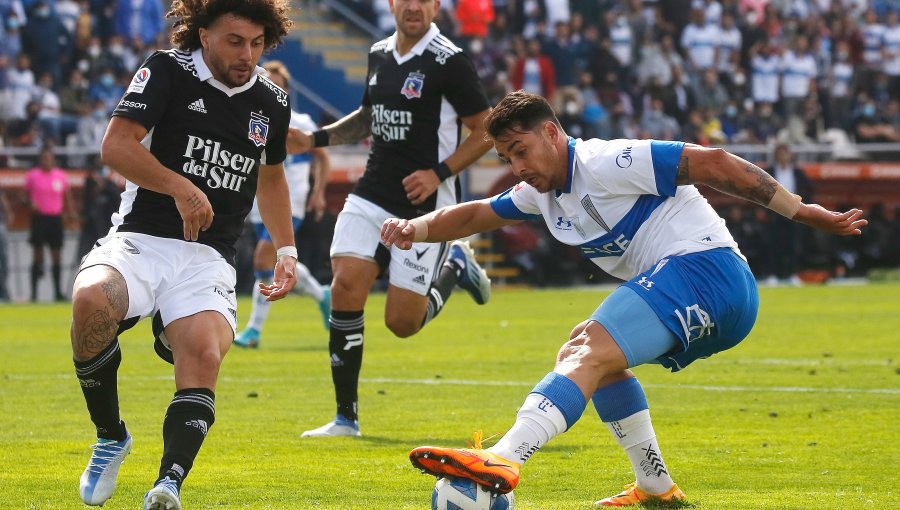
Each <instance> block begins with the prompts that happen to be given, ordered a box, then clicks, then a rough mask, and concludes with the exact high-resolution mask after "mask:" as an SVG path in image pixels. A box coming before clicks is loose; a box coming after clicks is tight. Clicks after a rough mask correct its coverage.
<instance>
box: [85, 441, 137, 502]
mask: <svg viewBox="0 0 900 510" xmlns="http://www.w3.org/2000/svg"><path fill="white" fill-rule="evenodd" d="M131 444H132V440H131V434H128V432H126V436H125V439H124V440H123V441H115V440H112V439H100V438H98V439H97V444H95V445H92V446H91V448H93V450H94V453H92V454H91V459H90V460H89V461H88V465H87V467H86V468H85V469H84V473H82V474H81V482H80V483H79V484H78V493H79V494H80V495H81V500H82V501H84V504H86V505H103V503H106V500H107V499H109V498H110V497H112V495H113V492H115V490H116V477H117V476H118V475H119V466H121V465H122V462H124V461H125V456H126V455H128V452H130V451H131Z"/></svg>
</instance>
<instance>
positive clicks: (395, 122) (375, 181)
mask: <svg viewBox="0 0 900 510" xmlns="http://www.w3.org/2000/svg"><path fill="white" fill-rule="evenodd" d="M395 38H396V34H394V35H392V36H390V37H388V38H387V39H384V40H382V41H379V42H377V43H375V44H374V45H372V48H371V49H370V50H369V63H368V74H367V79H368V85H367V86H366V90H365V93H364V95H363V98H362V104H363V106H368V107H371V108H372V138H373V143H372V149H371V152H370V153H369V159H368V162H367V163H366V172H365V174H363V176H362V177H361V178H360V180H359V182H358V183H357V185H356V188H355V189H354V191H353V193H354V194H356V195H359V196H361V197H363V198H365V199H366V200H369V201H371V202H374V203H375V204H377V205H379V206H381V207H382V208H384V209H385V210H387V211H388V212H390V213H392V214H396V215H397V216H399V217H401V218H413V217H416V216H419V215H421V214H425V213H427V212H431V211H433V210H435V209H436V208H440V207H444V206H447V205H451V204H455V203H456V202H457V200H458V195H459V193H458V185H457V183H456V177H451V178H449V179H447V180H446V181H444V182H443V183H441V186H440V187H439V188H438V190H437V192H436V193H434V194H433V195H432V196H431V197H429V198H428V199H427V200H426V201H425V202H424V203H422V204H420V205H418V206H414V205H412V204H411V203H410V201H409V199H407V198H406V192H405V191H404V190H403V184H402V180H403V178H404V177H406V176H407V175H409V174H411V173H413V172H414V171H416V170H422V169H426V168H433V167H434V166H436V165H437V164H438V163H440V162H441V161H443V160H445V159H446V158H447V157H448V156H449V155H450V154H452V153H453V152H454V151H455V150H456V147H457V146H458V145H459V144H460V142H461V139H462V122H461V121H460V120H459V118H460V117H467V116H469V115H474V114H476V113H479V112H481V111H483V110H486V109H487V108H488V107H489V104H488V100H487V95H486V94H485V92H484V87H483V86H482V85H481V81H480V80H479V79H478V74H477V73H476V72H475V67H474V66H473V65H472V62H471V60H470V59H469V57H468V56H467V55H466V54H465V53H463V51H462V50H461V49H460V48H459V47H457V46H456V45H455V44H453V43H452V42H451V41H450V40H449V39H447V38H446V37H444V36H443V35H441V33H440V31H439V30H438V29H437V27H436V26H434V25H433V24H432V26H431V29H430V30H429V31H428V33H427V34H425V36H423V37H422V39H421V40H419V42H418V43H416V45H415V46H414V47H413V48H412V50H411V51H410V52H408V53H407V54H406V55H404V56H402V57H401V56H399V55H398V54H397V52H396V51H395V42H396V39H395Z"/></svg>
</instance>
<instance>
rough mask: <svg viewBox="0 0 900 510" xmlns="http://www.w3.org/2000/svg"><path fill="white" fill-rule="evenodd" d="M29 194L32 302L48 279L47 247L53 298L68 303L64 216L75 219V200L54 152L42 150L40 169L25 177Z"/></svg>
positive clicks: (39, 157)
mask: <svg viewBox="0 0 900 510" xmlns="http://www.w3.org/2000/svg"><path fill="white" fill-rule="evenodd" d="M24 189H25V192H26V193H27V194H28V204H29V207H30V209H31V235H30V237H29V238H28V242H29V243H31V247H32V258H31V301H32V302H35V301H37V287H38V281H39V280H40V279H41V277H43V275H44V246H47V247H48V248H49V249H50V258H51V271H52V275H53V298H54V299H55V300H56V301H63V300H65V296H64V295H63V293H62V263H61V250H62V244H63V214H64V213H65V214H68V215H70V216H72V217H74V215H73V214H72V212H73V210H72V207H73V205H74V203H73V202H72V197H71V195H70V192H69V181H68V178H67V177H66V173H65V172H64V171H63V170H62V169H61V168H58V167H57V166H56V159H55V158H54V156H53V150H52V149H51V148H50V147H49V146H45V147H44V148H43V149H41V152H40V155H39V156H38V166H37V167H36V168H32V169H31V170H30V171H28V173H27V174H26V175H25V186H24Z"/></svg>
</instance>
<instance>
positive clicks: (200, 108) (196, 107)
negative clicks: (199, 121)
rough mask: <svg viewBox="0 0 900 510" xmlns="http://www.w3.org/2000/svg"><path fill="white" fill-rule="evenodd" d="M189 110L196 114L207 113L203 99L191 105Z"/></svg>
mask: <svg viewBox="0 0 900 510" xmlns="http://www.w3.org/2000/svg"><path fill="white" fill-rule="evenodd" d="M188 110H194V111H195V112H200V113H206V105H205V104H203V98H202V97H201V98H200V99H198V100H196V101H194V102H193V103H191V104H189V105H188Z"/></svg>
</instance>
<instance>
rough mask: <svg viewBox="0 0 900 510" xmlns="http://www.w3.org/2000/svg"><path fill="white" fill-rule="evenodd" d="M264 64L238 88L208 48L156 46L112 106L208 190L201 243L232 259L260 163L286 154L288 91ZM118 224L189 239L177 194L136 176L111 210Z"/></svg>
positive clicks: (170, 164) (166, 162)
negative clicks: (207, 220) (221, 76)
mask: <svg viewBox="0 0 900 510" xmlns="http://www.w3.org/2000/svg"><path fill="white" fill-rule="evenodd" d="M261 70H262V68H257V69H256V73H255V74H254V76H252V77H251V78H250V80H249V81H248V82H247V83H246V84H244V85H242V86H240V87H234V88H232V87H229V86H227V85H225V84H223V83H221V82H219V81H218V80H216V79H215V78H213V76H212V72H211V71H210V70H209V68H208V67H207V65H206V63H205V62H204V60H203V55H202V50H197V51H194V52H193V53H190V52H185V51H180V50H174V49H173V50H166V51H158V52H155V53H154V54H153V55H151V56H150V57H149V58H147V60H146V61H145V62H144V63H143V65H142V66H141V68H140V69H138V71H137V73H136V74H135V75H134V78H133V79H132V80H131V84H130V85H129V87H128V89H127V90H126V92H125V95H124V96H123V97H122V100H121V101H120V102H119V104H118V106H117V107H116V109H115V111H114V112H113V115H114V116H120V117H126V118H128V119H132V120H134V121H136V122H139V123H140V124H141V125H143V126H144V127H145V128H147V130H148V133H147V136H146V137H145V138H144V140H143V141H142V142H141V143H142V144H143V145H144V146H145V147H146V148H147V149H148V150H149V151H150V152H151V153H152V154H153V156H154V157H156V159H158V160H159V161H160V163H162V164H163V166H165V167H167V168H169V169H170V170H171V171H173V172H177V173H179V174H181V175H183V176H185V177H187V178H188V179H190V180H191V182H193V183H194V184H195V185H196V186H197V187H198V188H200V190H202V191H203V192H204V193H206V196H207V197H208V198H209V202H210V204H212V208H213V212H214V213H215V217H214V219H213V223H212V226H211V227H210V228H209V230H207V231H205V232H200V235H199V238H198V242H200V243H202V244H206V245H208V246H210V247H212V248H214V249H215V250H216V251H218V252H219V253H221V254H222V255H223V256H224V257H225V259H226V260H228V261H229V262H231V263H232V264H233V263H234V255H235V249H234V244H235V241H237V239H238V237H239V236H240V234H241V230H242V229H243V224H244V217H246V216H247V213H248V212H249V211H250V207H251V205H252V204H253V198H254V196H255V195H256V183H257V177H258V171H259V165H260V164H269V165H275V164H279V163H281V162H283V161H284V159H285V156H286V147H285V140H286V137H287V129H288V122H289V120H290V112H291V111H290V104H289V99H288V95H287V93H285V92H284V91H283V90H281V89H280V88H278V87H277V86H276V85H275V84H273V83H272V82H271V81H269V80H268V79H266V78H263V77H262V76H259V75H258V73H259V71H261ZM115 231H121V232H138V233H142V234H148V235H152V236H157V237H168V238H175V239H184V233H183V226H182V219H181V216H180V215H179V214H178V210H177V209H176V208H175V200H174V199H173V198H172V197H171V196H169V195H163V194H160V193H156V192H154V191H150V190H148V189H145V188H142V187H140V186H138V185H137V184H135V183H133V182H130V181H129V182H127V183H126V187H125V191H124V192H123V193H122V205H121V206H120V208H119V212H117V213H116V214H114V215H113V227H112V230H111V232H115Z"/></svg>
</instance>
